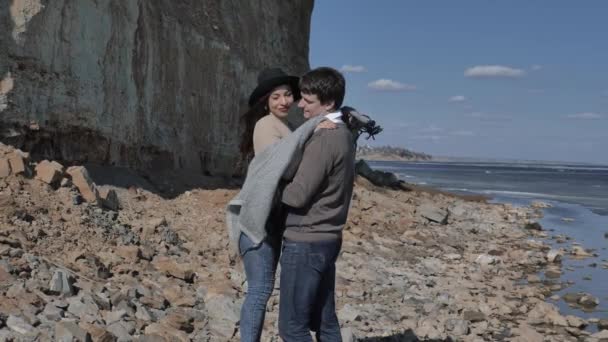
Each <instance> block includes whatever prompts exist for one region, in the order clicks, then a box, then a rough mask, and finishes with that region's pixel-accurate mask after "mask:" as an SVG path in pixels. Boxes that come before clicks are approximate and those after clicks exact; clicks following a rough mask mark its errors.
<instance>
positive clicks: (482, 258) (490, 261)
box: [475, 254, 500, 266]
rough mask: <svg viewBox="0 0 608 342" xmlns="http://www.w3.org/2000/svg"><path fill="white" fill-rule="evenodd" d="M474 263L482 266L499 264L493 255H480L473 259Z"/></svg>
mask: <svg viewBox="0 0 608 342" xmlns="http://www.w3.org/2000/svg"><path fill="white" fill-rule="evenodd" d="M475 262H476V263H478V264H479V265H482V266H489V265H496V264H498V263H499V262H500V258H499V257H495V256H493V255H487V254H480V255H479V256H477V258H476V259H475Z"/></svg>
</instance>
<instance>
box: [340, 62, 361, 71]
mask: <svg viewBox="0 0 608 342" xmlns="http://www.w3.org/2000/svg"><path fill="white" fill-rule="evenodd" d="M340 71H342V72H353V73H359V72H366V71H367V69H366V68H365V67H364V66H363V65H350V64H345V65H343V66H342V67H341V68H340Z"/></svg>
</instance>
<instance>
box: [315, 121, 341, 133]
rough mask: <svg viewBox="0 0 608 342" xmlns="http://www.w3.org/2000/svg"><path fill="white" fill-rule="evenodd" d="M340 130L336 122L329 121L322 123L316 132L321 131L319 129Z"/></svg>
mask: <svg viewBox="0 0 608 342" xmlns="http://www.w3.org/2000/svg"><path fill="white" fill-rule="evenodd" d="M336 128H338V125H337V124H336V123H334V122H331V121H329V120H323V121H321V123H320V124H318V125H317V127H316V128H315V131H317V130H319V129H336Z"/></svg>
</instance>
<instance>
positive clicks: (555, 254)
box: [547, 249, 562, 263]
mask: <svg viewBox="0 0 608 342" xmlns="http://www.w3.org/2000/svg"><path fill="white" fill-rule="evenodd" d="M547 261H548V262H550V263H558V262H561V261H562V254H561V252H560V251H557V250H555V249H552V250H550V251H549V252H548V253H547Z"/></svg>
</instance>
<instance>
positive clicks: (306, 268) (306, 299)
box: [279, 240, 342, 342]
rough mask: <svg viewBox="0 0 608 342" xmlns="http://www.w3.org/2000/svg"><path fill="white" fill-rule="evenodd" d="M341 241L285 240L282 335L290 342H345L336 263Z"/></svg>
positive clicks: (281, 308)
mask: <svg viewBox="0 0 608 342" xmlns="http://www.w3.org/2000/svg"><path fill="white" fill-rule="evenodd" d="M341 246H342V241H341V240H332V241H320V242H298V241H289V240H283V251H282V255H281V283H280V287H281V298H280V301H279V335H280V336H281V338H282V339H283V340H285V341H287V342H292V341H312V338H311V336H310V331H311V330H312V331H315V332H316V336H317V341H320V342H326V341H327V342H329V341H342V337H341V335H340V324H339V323H338V317H337V316H336V304H335V300H334V298H335V288H336V259H337V258H338V254H339V253H340V247H341Z"/></svg>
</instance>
